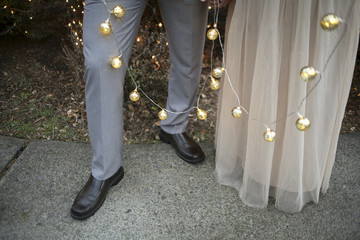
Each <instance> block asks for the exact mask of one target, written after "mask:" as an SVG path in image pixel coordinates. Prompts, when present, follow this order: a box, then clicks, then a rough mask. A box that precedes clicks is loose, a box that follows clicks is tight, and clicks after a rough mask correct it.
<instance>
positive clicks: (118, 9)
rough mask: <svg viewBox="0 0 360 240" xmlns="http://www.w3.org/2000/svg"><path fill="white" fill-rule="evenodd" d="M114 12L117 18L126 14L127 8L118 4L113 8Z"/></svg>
mask: <svg viewBox="0 0 360 240" xmlns="http://www.w3.org/2000/svg"><path fill="white" fill-rule="evenodd" d="M113 14H114V15H115V17H117V18H122V17H123V16H124V14H125V9H124V8H123V7H122V6H120V5H116V6H115V7H114V9H113Z"/></svg>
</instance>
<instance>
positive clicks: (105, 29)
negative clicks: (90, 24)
mask: <svg viewBox="0 0 360 240" xmlns="http://www.w3.org/2000/svg"><path fill="white" fill-rule="evenodd" d="M100 32H101V33H102V34H104V35H108V34H110V33H111V25H110V23H109V22H108V21H106V22H104V23H102V24H100Z"/></svg>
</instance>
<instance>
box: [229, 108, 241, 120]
mask: <svg viewBox="0 0 360 240" xmlns="http://www.w3.org/2000/svg"><path fill="white" fill-rule="evenodd" d="M231 115H232V116H233V117H234V118H240V117H241V115H242V111H241V106H237V107H234V108H233V109H232V110H231Z"/></svg>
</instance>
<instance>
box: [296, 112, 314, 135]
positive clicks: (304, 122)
mask: <svg viewBox="0 0 360 240" xmlns="http://www.w3.org/2000/svg"><path fill="white" fill-rule="evenodd" d="M310 124H311V123H310V120H309V119H307V118H304V117H302V116H300V117H299V118H298V119H297V120H296V128H297V129H298V130H300V131H306V130H308V129H309V127H310Z"/></svg>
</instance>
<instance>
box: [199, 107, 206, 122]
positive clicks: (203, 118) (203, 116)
mask: <svg viewBox="0 0 360 240" xmlns="http://www.w3.org/2000/svg"><path fill="white" fill-rule="evenodd" d="M197 116H198V118H199V119H200V120H205V119H206V118H207V112H206V111H205V110H203V109H198V110H197Z"/></svg>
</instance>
